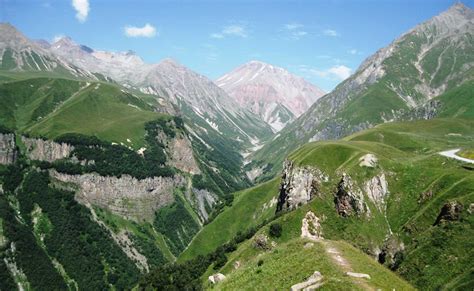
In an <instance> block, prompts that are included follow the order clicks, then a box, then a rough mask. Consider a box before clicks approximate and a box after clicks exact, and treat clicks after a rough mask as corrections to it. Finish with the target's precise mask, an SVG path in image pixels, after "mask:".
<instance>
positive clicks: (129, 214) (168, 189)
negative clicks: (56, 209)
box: [50, 170, 185, 222]
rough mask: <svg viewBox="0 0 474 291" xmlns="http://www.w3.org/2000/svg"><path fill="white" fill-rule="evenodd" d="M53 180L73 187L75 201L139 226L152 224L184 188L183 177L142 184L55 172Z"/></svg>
mask: <svg viewBox="0 0 474 291" xmlns="http://www.w3.org/2000/svg"><path fill="white" fill-rule="evenodd" d="M50 173H51V176H52V177H53V178H55V179H57V180H59V181H61V182H64V183H72V184H74V185H77V186H72V187H73V189H74V188H75V189H76V190H77V192H76V200H77V201H79V202H80V203H82V204H91V205H94V206H98V207H101V208H104V209H107V210H109V211H111V212H112V213H114V214H118V215H120V216H122V217H125V218H127V219H132V220H135V221H137V222H140V221H152V220H153V218H154V217H155V211H156V210H158V209H159V208H161V207H163V206H165V205H169V204H171V203H173V202H174V195H173V193H174V189H175V188H177V187H182V186H185V179H184V178H183V177H182V176H178V175H176V176H174V177H173V178H168V177H153V178H146V179H142V180H138V179H135V178H133V177H131V176H128V175H122V177H120V178H117V177H103V176H100V175H98V174H95V173H93V174H84V175H67V174H62V173H58V172H56V171H55V170H52V171H51V172H50Z"/></svg>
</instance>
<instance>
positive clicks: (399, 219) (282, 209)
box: [182, 119, 474, 289]
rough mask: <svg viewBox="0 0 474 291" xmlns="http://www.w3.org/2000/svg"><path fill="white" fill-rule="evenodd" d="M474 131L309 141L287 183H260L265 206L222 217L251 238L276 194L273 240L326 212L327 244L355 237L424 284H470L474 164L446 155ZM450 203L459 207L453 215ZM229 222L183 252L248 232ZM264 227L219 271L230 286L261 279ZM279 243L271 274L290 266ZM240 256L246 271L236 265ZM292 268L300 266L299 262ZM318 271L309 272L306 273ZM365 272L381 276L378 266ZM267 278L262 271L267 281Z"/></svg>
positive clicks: (429, 128) (389, 132)
mask: <svg viewBox="0 0 474 291" xmlns="http://www.w3.org/2000/svg"><path fill="white" fill-rule="evenodd" d="M473 134H474V123H473V121H472V120H470V119H437V120H435V119H434V120H430V121H413V122H404V123H388V124H383V125H379V126H376V127H374V128H373V129H369V130H365V131H361V132H359V133H356V134H354V135H351V136H348V137H346V138H344V139H343V140H339V141H327V142H313V143H309V144H306V145H305V146H303V147H302V148H300V149H299V150H298V151H296V152H294V153H292V154H291V155H290V156H289V157H288V159H289V161H288V162H287V163H286V164H285V165H286V166H285V169H284V171H283V173H282V178H281V187H280V189H277V187H265V186H264V185H265V184H263V185H260V186H257V187H255V188H253V189H251V190H249V191H250V192H252V194H253V196H258V197H259V198H257V197H254V198H253V199H254V201H256V202H255V203H253V204H251V205H247V206H246V207H245V209H246V211H245V212H244V213H242V212H241V211H239V209H240V208H241V207H242V206H243V202H242V200H237V199H236V201H235V203H234V204H233V205H232V207H230V208H228V209H226V210H225V211H224V213H223V214H221V215H222V217H223V218H224V216H225V217H239V220H240V221H242V222H241V224H245V222H247V224H246V225H242V226H241V231H242V232H243V233H244V234H245V231H244V230H242V229H251V226H252V224H253V222H254V221H261V220H260V216H259V215H258V214H257V213H260V209H266V208H265V206H264V205H268V202H269V201H270V200H271V198H272V197H273V198H278V203H277V205H276V209H277V212H276V213H277V215H276V216H275V217H274V220H273V221H271V218H270V221H271V222H268V220H267V223H266V225H265V223H264V226H263V228H262V229H261V230H259V231H258V233H264V234H267V236H269V234H268V232H269V226H270V225H272V224H275V223H277V224H280V225H281V229H282V231H281V236H280V237H276V238H275V237H274V238H271V236H269V237H270V238H271V240H274V241H276V242H277V246H280V245H284V244H286V243H289V242H292V241H293V242H294V240H295V239H296V238H299V237H300V236H301V235H302V227H303V226H304V223H303V222H302V221H303V220H304V218H305V217H307V215H308V212H309V211H311V212H313V213H314V215H315V216H316V217H317V218H318V219H317V220H316V221H317V222H318V224H315V225H316V230H317V231H316V233H317V234H320V235H322V237H323V238H324V240H323V242H324V241H327V240H331V241H332V240H344V241H346V242H349V243H351V244H352V245H354V246H356V247H358V248H359V249H361V250H363V251H364V252H365V253H367V254H370V255H371V256H373V257H374V258H375V259H376V260H378V261H379V262H380V263H383V264H384V265H385V266H386V267H389V268H391V269H392V270H395V271H396V272H398V273H399V274H400V275H401V276H403V277H404V278H405V279H407V280H408V281H409V282H411V283H412V284H414V286H416V287H419V288H428V289H438V288H443V287H444V288H447V287H448V286H451V288H454V287H456V286H457V287H461V286H464V287H466V286H471V285H472V281H470V279H469V277H470V272H471V269H472V267H473V266H472V262H470V261H469V259H467V258H469V257H470V255H466V253H465V252H466V250H472V241H471V240H470V237H471V236H472V229H474V228H473V227H472V226H473V223H474V220H473V215H472V214H471V212H472V210H470V209H471V208H472V205H473V204H474V180H473V176H472V174H471V170H472V169H471V168H470V167H469V165H467V164H463V163H460V162H458V161H456V160H451V159H447V158H445V157H442V156H441V155H439V154H438V152H440V151H443V150H446V149H451V148H470V147H471V144H472V142H473V140H474V136H473ZM270 184H272V185H273V184H275V182H274V181H271V182H268V185H270ZM258 189H262V190H264V189H265V190H264V191H259V190H258ZM265 191H266V192H265ZM257 201H260V202H257ZM451 205H452V207H453V209H456V210H453V211H451V212H450V211H447V209H449V207H451ZM267 207H268V206H267ZM273 207H275V205H273ZM273 209H275V208H273ZM278 209H279V210H278ZM256 214H257V215H256ZM229 220H230V219H229V218H227V219H219V217H218V218H217V219H215V220H214V221H212V222H211V223H210V224H209V225H207V226H205V227H204V229H203V230H202V231H201V233H202V234H206V232H207V231H208V230H207V229H209V230H212V235H209V240H210V241H206V235H201V237H200V235H199V234H198V236H197V237H196V239H195V240H194V241H193V242H192V243H191V245H190V246H189V247H188V249H187V251H186V252H185V253H183V255H182V256H183V257H182V258H183V259H184V258H190V257H194V256H196V255H198V254H202V252H199V251H198V250H200V246H202V248H204V249H206V248H205V247H204V246H205V245H207V244H208V243H209V244H211V245H212V242H211V241H212V240H213V239H214V238H216V237H221V236H222V237H225V239H224V240H227V241H231V242H232V239H231V238H232V237H233V236H234V239H235V237H239V234H238V233H237V232H236V231H234V232H233V234H232V231H231V233H229V229H228V228H226V227H225V226H226V225H227V223H228V221H229ZM230 225H232V222H231V224H230ZM318 225H320V226H318ZM230 229H233V228H232V227H231V228H230ZM258 233H257V235H255V236H254V239H251V240H249V241H246V242H244V243H243V244H241V245H240V246H239V248H238V249H237V251H235V252H233V251H231V252H229V253H228V255H227V258H228V259H229V261H228V262H227V263H226V265H225V267H219V268H217V269H215V270H216V271H220V272H222V273H224V274H225V275H226V276H228V282H225V281H224V282H225V283H223V285H222V286H223V287H224V286H234V287H235V286H240V285H239V284H243V285H242V286H245V285H244V284H247V283H248V282H247V281H246V280H247V279H248V278H253V276H257V275H256V274H255V272H256V271H257V270H258V267H257V266H255V264H256V263H257V261H256V260H257V259H250V258H251V257H255V254H256V252H257V253H258V252H259V251H258V249H257V250H256V249H255V247H254V245H255V237H257V236H258ZM313 234H314V232H313ZM240 236H241V235H240ZM198 237H200V239H197V238H198ZM269 244H270V243H269ZM300 244H302V243H300ZM276 249H277V250H279V251H278V253H273V252H272V251H267V252H262V253H263V255H262V256H261V257H260V258H262V260H263V266H264V265H265V264H266V262H272V263H271V264H272V267H271V269H272V270H273V269H274V268H282V270H284V269H285V267H284V266H279V262H278V260H277V261H276V262H275V261H274V258H273V257H277V256H279V252H280V251H282V249H280V248H279V247H276ZM469 252H470V251H469ZM191 254H192V255H191ZM189 255H191V256H189ZM236 261H239V262H240V268H243V270H240V268H238V269H237V270H234V267H233V265H234V263H235V262H236ZM374 263H375V262H374ZM288 264H292V261H291V259H290V261H289V262H288ZM360 268H362V267H360ZM263 269H265V270H267V271H268V272H271V271H270V270H268V269H266V268H265V267H263ZM315 270H317V269H315ZM315 270H308V273H307V275H310V273H311V272H313V271H315ZM355 271H356V272H357V270H355ZM372 271H373V270H372ZM360 272H363V273H364V272H366V273H368V274H370V275H371V276H372V274H371V270H366V271H360ZM208 274H209V273H208ZM265 274H266V272H264V273H262V274H261V275H259V276H262V277H261V278H265ZM323 275H324V274H323ZM301 279H303V278H301ZM226 280H227V279H226ZM233 280H236V281H233ZM246 282H247V283H246ZM368 282H369V283H370V282H371V281H368ZM288 283H291V284H294V283H296V282H287V283H285V284H288ZM218 286H219V285H218Z"/></svg>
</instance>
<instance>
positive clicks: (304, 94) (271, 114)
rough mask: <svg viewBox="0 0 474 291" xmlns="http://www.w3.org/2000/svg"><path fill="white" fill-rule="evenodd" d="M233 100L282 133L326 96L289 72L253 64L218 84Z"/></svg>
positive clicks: (217, 82)
mask: <svg viewBox="0 0 474 291" xmlns="http://www.w3.org/2000/svg"><path fill="white" fill-rule="evenodd" d="M216 84H217V85H218V86H219V87H221V88H222V89H224V90H225V91H226V92H227V93H228V94H229V95H230V97H232V98H233V99H235V101H236V102H237V103H238V104H239V105H240V106H241V107H243V108H247V109H249V110H250V111H252V112H253V113H255V114H257V115H258V116H260V118H261V119H262V120H264V121H265V122H266V123H268V124H269V125H270V126H271V127H272V129H273V131H274V132H278V131H280V130H281V129H282V128H283V127H285V126H286V125H287V124H289V123H290V122H291V121H293V120H294V118H297V117H299V116H300V115H301V114H303V113H304V112H305V111H306V110H307V109H308V108H309V107H310V106H311V105H312V104H313V103H314V102H315V101H316V100H317V99H318V98H320V97H321V96H322V95H324V92H323V91H322V90H321V89H319V88H317V87H316V86H314V85H312V84H310V83H309V82H307V81H305V80H304V79H303V78H301V77H297V76H294V75H292V74H290V73H289V72H288V71H286V70H284V69H282V68H278V67H274V66H272V65H269V64H265V63H262V62H259V61H251V62H249V63H246V64H244V65H242V66H240V67H238V68H236V69H235V70H233V71H231V72H229V73H227V74H225V75H223V76H222V77H220V78H219V79H217V80H216Z"/></svg>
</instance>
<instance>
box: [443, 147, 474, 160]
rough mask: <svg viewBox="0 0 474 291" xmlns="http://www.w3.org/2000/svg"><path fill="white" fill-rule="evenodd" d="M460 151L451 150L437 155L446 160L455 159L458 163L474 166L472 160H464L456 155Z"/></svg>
mask: <svg viewBox="0 0 474 291" xmlns="http://www.w3.org/2000/svg"><path fill="white" fill-rule="evenodd" d="M460 150H461V149H453V150H449V151H444V152H440V153H439V154H440V155H442V156H445V157H448V158H452V159H456V160H458V161H463V162H466V163H471V164H474V160H471V159H466V158H463V157H460V156H458V155H456V153H457V152H459V151H460Z"/></svg>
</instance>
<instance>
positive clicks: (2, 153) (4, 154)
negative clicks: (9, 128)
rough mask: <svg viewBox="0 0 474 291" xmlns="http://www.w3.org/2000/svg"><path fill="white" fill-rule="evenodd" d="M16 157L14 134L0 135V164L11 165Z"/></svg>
mask: <svg viewBox="0 0 474 291" xmlns="http://www.w3.org/2000/svg"><path fill="white" fill-rule="evenodd" d="M16 157H17V150H16V145H15V134H13V133H5V134H4V133H0V164H1V165H10V164H13V163H14V162H15V161H16Z"/></svg>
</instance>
